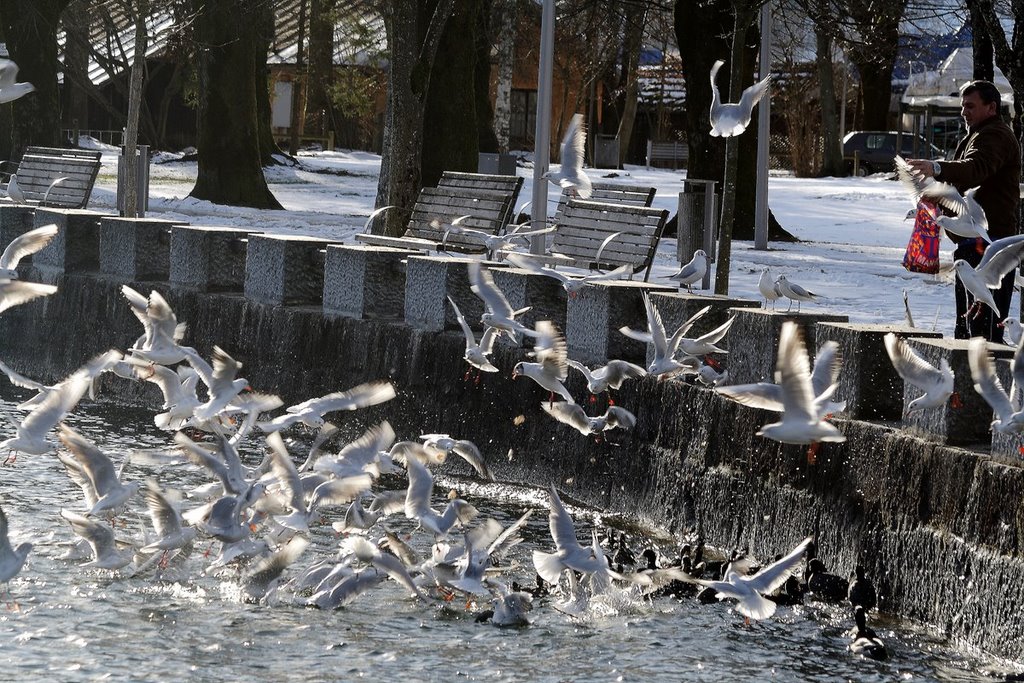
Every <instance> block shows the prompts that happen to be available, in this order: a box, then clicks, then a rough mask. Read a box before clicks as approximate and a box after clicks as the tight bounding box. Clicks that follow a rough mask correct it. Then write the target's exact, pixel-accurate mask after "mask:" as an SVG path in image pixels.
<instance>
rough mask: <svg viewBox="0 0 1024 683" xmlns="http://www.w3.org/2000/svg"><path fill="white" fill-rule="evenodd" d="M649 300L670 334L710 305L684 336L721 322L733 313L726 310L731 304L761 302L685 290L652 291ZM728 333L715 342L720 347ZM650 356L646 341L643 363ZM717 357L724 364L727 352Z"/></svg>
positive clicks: (755, 305) (749, 305)
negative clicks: (708, 309) (691, 292)
mask: <svg viewBox="0 0 1024 683" xmlns="http://www.w3.org/2000/svg"><path fill="white" fill-rule="evenodd" d="M651 303H653V304H654V305H655V306H656V307H657V309H658V313H660V314H661V320H662V322H664V323H665V331H666V333H667V334H668V335H670V336H671V335H672V333H673V332H675V330H676V328H678V327H679V326H680V325H682V324H683V323H684V322H685V321H686V320H689V319H690V318H691V317H693V316H694V315H695V314H696V313H697V312H698V311H700V310H701V309H702V308H704V307H706V306H710V307H711V310H710V311H708V312H707V313H705V314H704V315H703V316H701V317H700V319H699V320H698V321H697V322H695V323H694V325H693V328H692V329H691V330H690V332H689V333H688V334H687V336H688V337H699V336H700V335H702V334H705V333H707V332H710V331H711V330H713V329H715V328H716V327H718V326H719V325H721V324H723V323H724V322H725V321H726V320H728V319H729V318H730V317H732V316H733V315H734V314H735V312H734V311H730V310H729V309H731V308H759V307H760V306H761V302H759V301H753V300H751V299H738V298H734V297H729V296H723V295H721V294H706V295H703V294H690V293H688V292H667V293H665V292H654V293H652V294H651ZM732 336H733V334H732V330H731V329H730V331H729V334H728V335H726V337H725V339H723V340H722V341H721V342H719V344H718V345H719V346H721V347H722V348H723V349H728V348H729V339H730V338H731V337H732ZM652 360H654V345H653V344H648V345H647V353H646V363H647V364H650V362H651V361H652ZM718 360H719V361H721V362H722V364H723V365H726V366H727V365H728V363H729V357H728V356H720V357H719V358H718ZM644 367H647V365H644ZM727 381H728V380H727Z"/></svg>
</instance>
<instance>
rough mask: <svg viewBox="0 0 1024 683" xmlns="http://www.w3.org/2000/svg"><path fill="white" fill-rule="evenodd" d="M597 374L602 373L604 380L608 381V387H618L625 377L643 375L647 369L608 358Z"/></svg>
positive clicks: (630, 377)
mask: <svg viewBox="0 0 1024 683" xmlns="http://www.w3.org/2000/svg"><path fill="white" fill-rule="evenodd" d="M598 374H599V375H601V374H603V375H604V380H605V381H606V382H607V383H608V386H609V387H611V388H612V389H618V388H619V387H620V386H622V383H623V382H625V381H626V380H627V379H632V378H635V377H643V376H645V375H646V374H647V371H646V370H644V369H643V368H642V367H640V366H639V365H636V364H634V363H630V362H629V361H625V360H610V361H608V364H607V365H605V366H604V367H603V368H602V369H601V371H600V372H599V373H598Z"/></svg>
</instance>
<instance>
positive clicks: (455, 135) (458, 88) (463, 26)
mask: <svg viewBox="0 0 1024 683" xmlns="http://www.w3.org/2000/svg"><path fill="white" fill-rule="evenodd" d="M479 5H480V0H455V7H454V10H453V11H452V15H451V17H449V19H448V22H447V23H446V24H445V27H444V32H443V35H442V37H441V42H440V44H439V45H438V46H437V57H436V58H435V62H436V63H437V64H443V65H444V68H443V69H442V68H439V69H436V70H434V71H433V72H432V73H431V75H430V88H429V90H428V91H427V93H426V100H425V102H424V110H423V126H424V128H425V129H426V130H429V131H430V144H427V145H424V146H423V157H422V161H421V165H420V169H421V171H422V175H421V176H420V177H421V184H422V185H423V186H425V187H433V186H434V185H437V181H438V180H440V179H441V173H442V172H444V171H470V172H473V171H476V166H477V154H478V153H479V152H480V142H479V137H478V135H477V132H476V124H477V114H476V103H477V97H476V88H475V87H474V85H475V83H476V56H477V50H476V40H475V35H476V28H477V26H476V24H477V12H478V10H479Z"/></svg>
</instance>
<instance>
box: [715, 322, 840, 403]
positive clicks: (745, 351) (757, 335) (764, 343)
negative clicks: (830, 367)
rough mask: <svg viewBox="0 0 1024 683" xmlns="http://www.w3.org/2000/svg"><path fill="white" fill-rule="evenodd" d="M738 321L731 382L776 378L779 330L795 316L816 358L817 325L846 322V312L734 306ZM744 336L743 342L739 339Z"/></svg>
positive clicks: (731, 349) (732, 333)
mask: <svg viewBox="0 0 1024 683" xmlns="http://www.w3.org/2000/svg"><path fill="white" fill-rule="evenodd" d="M734 312H735V314H736V322H734V323H733V325H732V329H731V330H729V337H730V338H731V339H732V345H731V346H730V347H729V359H728V360H729V384H748V383H750V382H763V381H769V382H770V381H772V377H773V375H774V371H775V361H776V359H777V357H778V355H779V333H780V332H781V331H782V323H784V322H785V321H787V320H793V321H794V322H796V323H797V324H798V325H800V327H801V328H802V329H803V332H804V342H805V343H806V344H807V352H808V354H810V356H811V358H812V359H813V358H814V351H815V348H816V347H815V339H816V338H817V336H818V335H817V333H816V332H815V329H814V326H815V325H816V324H817V323H820V322H832V323H845V322H847V321H848V320H849V318H848V317H847V316H845V315H831V314H826V313H814V312H799V313H798V312H789V313H786V312H783V311H773V310H769V309H763V308H738V309H734ZM737 340H743V343H737Z"/></svg>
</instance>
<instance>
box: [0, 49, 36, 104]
mask: <svg viewBox="0 0 1024 683" xmlns="http://www.w3.org/2000/svg"><path fill="white" fill-rule="evenodd" d="M35 89H36V87H35V86H34V85H32V84H31V83H27V82H22V83H19V82H18V65H17V64H15V63H14V62H13V61H11V60H10V59H0V104H6V103H7V102H13V101H14V100H16V99H18V98H19V97H23V96H24V95H27V94H29V93H30V92H33V91H34V90H35Z"/></svg>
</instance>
